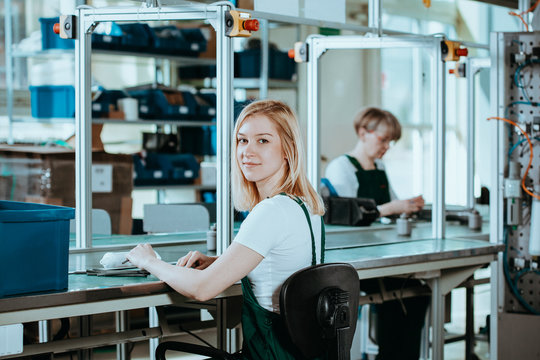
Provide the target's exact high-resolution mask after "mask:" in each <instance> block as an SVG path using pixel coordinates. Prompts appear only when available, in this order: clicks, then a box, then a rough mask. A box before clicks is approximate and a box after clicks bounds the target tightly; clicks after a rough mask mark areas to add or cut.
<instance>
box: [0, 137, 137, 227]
mask: <svg viewBox="0 0 540 360" xmlns="http://www.w3.org/2000/svg"><path fill="white" fill-rule="evenodd" d="M92 166H93V167H101V168H103V167H105V168H107V166H108V167H111V168H112V169H111V170H112V171H110V173H108V175H107V174H105V178H100V181H99V183H98V181H93V187H94V183H95V184H97V185H100V186H99V188H98V190H99V191H101V192H94V193H93V195H92V207H93V208H94V209H103V210H106V211H107V212H108V213H109V215H110V216H111V225H112V232H113V234H131V191H132V190H133V160H132V157H131V155H121V154H107V153H104V152H94V153H93V154H92ZM0 169H1V172H0V173H1V174H2V176H0V199H6V200H15V201H31V202H39V203H46V204H54V205H63V206H71V207H74V206H75V153H74V152H73V151H72V150H70V149H65V148H56V147H39V146H7V145H3V146H0ZM107 176H108V178H107ZM103 189H110V191H104V190H103Z"/></svg>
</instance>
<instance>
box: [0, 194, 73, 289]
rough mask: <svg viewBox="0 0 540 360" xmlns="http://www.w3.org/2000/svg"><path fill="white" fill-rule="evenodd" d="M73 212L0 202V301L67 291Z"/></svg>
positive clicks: (38, 205)
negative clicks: (29, 294) (48, 292)
mask: <svg viewBox="0 0 540 360" xmlns="http://www.w3.org/2000/svg"><path fill="white" fill-rule="evenodd" d="M74 217H75V210H74V209H73V208H66V207H61V206H53V205H43V204H32V203H24V202H16V201H0V234H2V235H1V236H0V247H1V249H2V250H1V251H0V297H5V296H10V295H19V294H25V293H31V292H32V293H33V292H43V291H58V290H64V289H67V287H68V257H69V220H70V219H73V218H74Z"/></svg>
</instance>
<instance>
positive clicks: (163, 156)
mask: <svg viewBox="0 0 540 360" xmlns="http://www.w3.org/2000/svg"><path fill="white" fill-rule="evenodd" d="M133 168H134V170H135V178H134V180H133V181H134V184H135V185H137V186H141V185H176V184H180V185H181V184H192V183H193V181H194V180H195V179H196V178H198V177H199V169H200V165H199V162H198V161H197V159H196V158H195V156H193V155H192V154H168V153H155V152H148V153H146V154H145V155H144V157H142V156H141V155H140V154H134V155H133Z"/></svg>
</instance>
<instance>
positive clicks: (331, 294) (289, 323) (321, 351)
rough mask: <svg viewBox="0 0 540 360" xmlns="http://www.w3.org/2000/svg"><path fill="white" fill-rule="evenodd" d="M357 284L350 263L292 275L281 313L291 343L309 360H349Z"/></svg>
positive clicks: (283, 293)
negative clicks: (322, 357) (320, 359)
mask: <svg viewBox="0 0 540 360" xmlns="http://www.w3.org/2000/svg"><path fill="white" fill-rule="evenodd" d="M359 295H360V281H359V278H358V273H357V272H356V270H355V269H354V267H352V266H351V265H349V264H341V263H328V264H320V265H315V266H310V267H308V268H304V269H302V270H299V271H297V272H296V273H294V274H292V275H291V276H290V277H289V278H288V279H287V280H286V281H285V283H284V284H283V286H282V288H281V293H280V311H281V316H282V318H283V322H284V323H285V327H286V328H287V331H288V332H289V336H290V338H291V340H292V342H293V343H294V344H295V345H296V347H297V348H298V350H299V351H300V352H301V353H302V355H303V356H304V357H306V358H308V359H312V358H315V357H319V356H323V355H325V354H326V355H327V357H328V358H330V359H349V358H350V349H351V345H352V341H353V336H354V331H355V330H356V320H357V317H358V298H359Z"/></svg>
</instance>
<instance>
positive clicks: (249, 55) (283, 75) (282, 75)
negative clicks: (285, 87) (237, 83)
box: [234, 49, 296, 80]
mask: <svg viewBox="0 0 540 360" xmlns="http://www.w3.org/2000/svg"><path fill="white" fill-rule="evenodd" d="M295 73H296V63H295V62H294V60H293V59H291V58H289V55H288V54H287V53H286V52H283V51H279V50H275V49H270V50H269V56H268V77H269V78H270V79H282V80H291V79H292V77H293V75H294V74H295ZM260 74H261V50H260V49H248V50H244V51H241V52H237V53H234V76H236V77H240V78H252V77H260Z"/></svg>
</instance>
